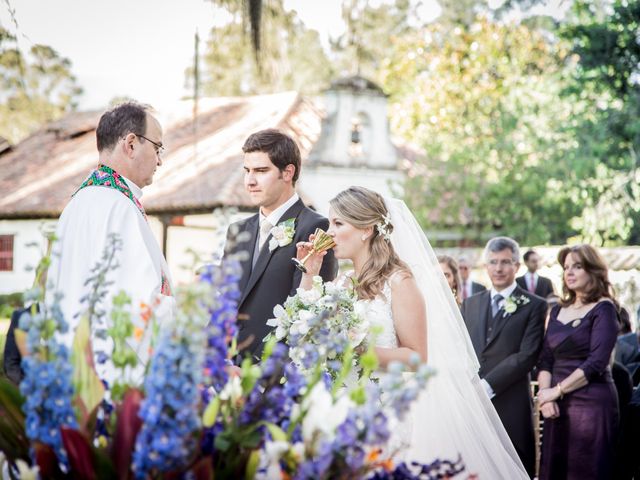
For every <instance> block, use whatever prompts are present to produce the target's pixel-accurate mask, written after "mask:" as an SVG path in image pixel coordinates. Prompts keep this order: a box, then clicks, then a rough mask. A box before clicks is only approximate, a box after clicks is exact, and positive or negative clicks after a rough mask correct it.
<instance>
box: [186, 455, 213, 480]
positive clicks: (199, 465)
mask: <svg viewBox="0 0 640 480" xmlns="http://www.w3.org/2000/svg"><path fill="white" fill-rule="evenodd" d="M191 471H192V472H193V476H194V478H195V479H196V480H213V461H212V459H211V456H209V455H207V456H205V457H203V458H201V459H200V460H198V462H196V464H195V465H194V466H193V468H192V469H191Z"/></svg>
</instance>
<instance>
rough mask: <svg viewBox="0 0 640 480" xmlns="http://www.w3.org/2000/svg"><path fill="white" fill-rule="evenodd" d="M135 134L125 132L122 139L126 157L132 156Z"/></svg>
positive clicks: (134, 146)
mask: <svg viewBox="0 0 640 480" xmlns="http://www.w3.org/2000/svg"><path fill="white" fill-rule="evenodd" d="M136 140H137V136H136V134H135V133H127V135H126V136H125V137H124V139H123V141H122V148H123V149H124V153H125V155H126V156H127V157H131V156H133V152H134V150H135V149H136Z"/></svg>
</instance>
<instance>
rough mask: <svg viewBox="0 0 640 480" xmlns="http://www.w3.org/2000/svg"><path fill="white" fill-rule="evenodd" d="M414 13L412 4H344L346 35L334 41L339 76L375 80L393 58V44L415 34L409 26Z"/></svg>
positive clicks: (355, 0)
mask: <svg viewBox="0 0 640 480" xmlns="http://www.w3.org/2000/svg"><path fill="white" fill-rule="evenodd" d="M412 13H413V12H412V4H411V2H410V1H409V0H398V1H396V2H393V3H381V4H380V5H378V6H377V7H373V6H371V5H370V4H369V1H368V0H344V1H343V3H342V18H343V20H344V22H345V25H346V31H345V33H344V34H342V35H340V36H339V37H338V38H335V39H332V40H331V56H332V58H333V61H334V63H335V65H336V70H337V73H338V74H339V75H354V74H359V75H362V76H364V77H367V78H372V79H376V78H377V77H378V76H379V73H380V71H381V69H382V63H383V62H384V60H385V59H388V58H389V57H390V56H391V55H392V54H393V49H394V42H395V41H396V40H397V39H399V38H401V37H403V36H404V35H407V34H409V33H410V32H411V31H412V30H414V28H415V26H412V25H411V24H410V18H411V16H412ZM381 39H385V40H384V41H381Z"/></svg>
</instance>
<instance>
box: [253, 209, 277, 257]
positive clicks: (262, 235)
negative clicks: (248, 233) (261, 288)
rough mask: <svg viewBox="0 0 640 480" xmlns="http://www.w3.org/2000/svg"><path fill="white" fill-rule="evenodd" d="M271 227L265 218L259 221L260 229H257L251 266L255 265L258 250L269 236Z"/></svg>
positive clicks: (258, 253)
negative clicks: (256, 239)
mask: <svg viewBox="0 0 640 480" xmlns="http://www.w3.org/2000/svg"><path fill="white" fill-rule="evenodd" d="M272 228H273V225H271V224H270V223H269V221H268V220H267V219H266V218H265V219H264V220H261V221H260V230H259V231H258V241H257V242H256V249H255V251H254V252H253V261H252V262H251V268H253V267H255V266H256V262H257V261H258V257H259V256H260V250H262V246H263V245H264V242H265V241H266V240H267V237H268V236H269V232H270V231H271V229H272Z"/></svg>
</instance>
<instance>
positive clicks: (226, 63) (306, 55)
mask: <svg viewBox="0 0 640 480" xmlns="http://www.w3.org/2000/svg"><path fill="white" fill-rule="evenodd" d="M220 3H221V4H222V6H223V7H224V8H225V9H227V11H228V12H229V13H230V14H231V16H232V20H231V21H230V22H229V23H227V24H226V25H223V26H221V27H214V28H212V30H211V35H210V38H209V40H208V42H207V46H206V49H205V54H204V56H203V60H204V68H203V74H202V78H201V85H202V90H201V91H202V93H204V94H205V95H243V94H256V93H270V92H278V91H284V90H297V91H301V92H304V93H315V92H317V91H318V90H320V89H321V88H323V87H325V86H326V85H327V84H328V82H329V79H330V78H331V76H332V67H331V63H330V62H329V60H328V58H327V56H326V54H325V52H324V50H323V49H322V45H321V43H320V38H319V35H318V33H317V32H316V31H314V30H309V29H307V28H306V27H305V26H304V24H303V23H302V22H301V21H300V19H299V18H298V17H297V14H296V13H295V12H287V11H286V10H285V9H284V6H283V3H282V0H273V1H271V2H269V3H268V4H265V5H263V6H262V9H261V27H260V31H261V36H260V38H261V41H260V53H259V62H256V58H255V57H254V55H253V54H252V52H253V48H254V47H253V46H252V45H251V44H250V43H249V42H248V39H247V32H246V27H245V20H244V17H243V9H242V5H241V4H239V3H238V2H230V1H229V2H220Z"/></svg>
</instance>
